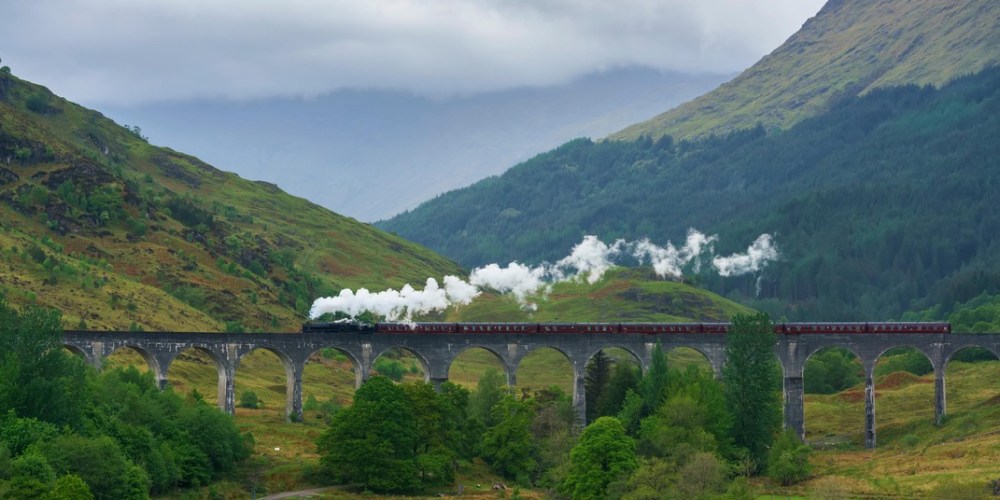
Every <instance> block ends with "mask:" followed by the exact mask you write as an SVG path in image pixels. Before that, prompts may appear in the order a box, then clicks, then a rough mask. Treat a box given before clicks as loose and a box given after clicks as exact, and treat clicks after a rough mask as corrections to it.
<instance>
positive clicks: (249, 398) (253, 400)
mask: <svg viewBox="0 0 1000 500" xmlns="http://www.w3.org/2000/svg"><path fill="white" fill-rule="evenodd" d="M240 408H253V409H257V408H260V401H259V400H258V399H257V393H255V392H253V391H244V392H243V394H240Z"/></svg>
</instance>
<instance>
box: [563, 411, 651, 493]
mask: <svg viewBox="0 0 1000 500" xmlns="http://www.w3.org/2000/svg"><path fill="white" fill-rule="evenodd" d="M637 467H638V462H637V460H636V456H635V443H634V442H633V441H632V438H630V437H628V435H627V434H625V428H624V427H622V424H621V422H619V421H618V420H617V419H615V418H614V417H600V418H598V419H597V420H595V421H594V422H593V423H592V424H590V425H588V426H587V427H586V428H585V429H584V430H583V434H581V435H580V440H579V441H578V442H577V445H576V446H574V447H573V450H572V451H571V452H570V470H569V475H568V476H567V477H566V481H565V482H564V483H563V484H562V488H561V489H562V491H564V492H565V493H567V494H568V495H570V496H571V497H573V498H603V497H605V496H606V494H607V488H608V485H609V484H610V483H611V482H612V481H616V480H619V479H621V478H624V477H628V475H630V474H631V473H632V471H634V470H635V469H636V468H637Z"/></svg>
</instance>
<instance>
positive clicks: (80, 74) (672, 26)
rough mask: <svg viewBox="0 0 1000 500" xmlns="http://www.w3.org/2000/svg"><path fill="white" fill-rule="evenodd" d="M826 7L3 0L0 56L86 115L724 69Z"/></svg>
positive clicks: (754, 1) (751, 58)
mask: <svg viewBox="0 0 1000 500" xmlns="http://www.w3.org/2000/svg"><path fill="white" fill-rule="evenodd" d="M823 3H824V0H658V1H657V0H281V1H277V0H275V1H271V0H267V1H263V0H261V1H254V0H2V2H0V58H2V59H3V63H2V64H6V65H9V66H11V68H12V70H13V72H14V74H16V75H18V76H21V77H23V78H26V79H28V80H31V81H34V82H36V83H41V84H43V85H46V86H48V87H49V88H51V89H52V90H53V91H55V92H56V93H57V94H60V95H63V96H64V97H67V98H69V99H71V100H74V101H78V102H82V103H84V104H87V105H90V106H100V105H102V104H107V105H119V106H120V105H130V104H144V103H150V102H160V101H176V100H186V99H191V98H207V99H213V98H224V99H256V98H264V97H278V96H281V97H287V96H305V97H309V96H315V95H318V94H322V93H325V92H330V91H333V90H336V89H340V88H347V87H350V88H382V89H397V90H407V91H413V92H416V93H420V94H424V95H431V96H448V95H453V94H474V93H478V92H484V91H490V90H497V89H504V88H510V87H516V86H539V85H549V84H557V83H563V82H566V81H569V80H572V79H574V78H576V77H579V76H582V75H585V74H588V73H594V72H597V71H601V70H603V69H607V68H614V67H618V66H633V65H642V66H649V67H653V68H658V69H661V70H679V71H685V72H712V73H728V72H733V71H739V70H742V69H744V68H746V67H748V66H749V65H751V64H753V63H754V62H755V61H756V60H757V59H759V58H760V57H761V56H763V55H765V54H767V53H768V52H770V51H771V50H773V49H774V48H776V47H777V46H778V45H780V44H781V42H783V41H784V40H785V39H786V38H787V37H788V36H790V35H791V34H792V33H794V32H795V31H796V30H797V29H798V28H799V27H800V26H801V25H802V23H803V22H805V20H806V19H808V18H809V17H811V16H812V15H814V14H815V13H816V12H817V11H818V10H819V9H820V7H821V6H822V5H823Z"/></svg>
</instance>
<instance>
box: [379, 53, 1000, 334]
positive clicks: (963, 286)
mask: <svg viewBox="0 0 1000 500" xmlns="http://www.w3.org/2000/svg"><path fill="white" fill-rule="evenodd" d="M998 133H1000V68H991V69H987V70H985V71H983V72H981V73H979V74H976V75H971V76H966V77H963V78H959V79H956V80H955V81H953V82H951V83H949V84H947V85H945V86H943V87H942V88H940V89H937V88H934V87H929V86H924V87H918V86H901V87H892V88H884V89H879V90H875V91H872V92H870V93H868V94H866V95H864V96H862V97H849V98H844V99H841V100H839V101H837V102H836V103H834V104H833V105H832V106H831V107H830V109H829V110H828V111H827V112H826V113H824V114H822V115H820V116H817V117H815V118H812V119H809V120H806V121H804V122H802V123H800V124H799V125H797V126H795V127H793V128H791V129H789V130H779V129H773V130H765V129H764V128H763V127H761V126H758V127H754V128H751V129H746V130H741V131H737V132H733V133H729V134H726V135H722V136H710V137H708V138H705V139H701V140H697V141H674V140H673V139H672V138H671V137H669V136H664V137H662V138H658V139H656V140H652V139H650V138H647V137H643V138H640V139H638V140H636V141H632V142H625V141H610V140H605V141H599V142H595V141H591V140H589V139H577V140H574V141H571V142H569V143H567V144H564V145H563V146H560V147H559V148H556V149H554V150H552V151H550V152H547V153H543V154H540V155H538V156H536V157H534V158H532V159H531V160H528V161H526V162H524V163H522V164H520V165H517V166H515V167H513V168H511V169H510V170H509V171H507V172H506V173H504V174H503V175H501V176H498V177H492V178H489V179H486V180H483V181H481V182H478V183H476V184H474V185H472V186H470V187H468V188H464V189H460V190H456V191H452V192H449V193H445V194H443V195H440V196H438V197H437V198H435V199H433V200H431V201H428V202H426V203H424V204H423V205H421V206H420V207H418V208H416V209H414V210H412V211H410V212H407V213H403V214H401V215H399V216H397V217H396V218H393V219H391V220H388V221H383V222H380V223H379V224H378V226H379V227H381V228H383V229H386V230H389V231H393V232H395V233H398V234H400V235H402V236H404V237H406V238H409V239H412V240H413V241H417V242H419V243H422V244H425V245H427V246H429V247H431V248H432V249H434V250H436V251H438V252H440V253H443V254H444V255H447V256H449V257H451V258H454V259H456V260H457V261H459V262H460V263H461V264H463V265H466V266H472V265H482V264H485V263H489V262H500V263H506V262H508V261H511V260H517V261H519V262H528V263H537V262H540V261H546V260H547V261H554V260H557V259H558V258H560V257H562V256H563V255H565V254H566V252H567V251H568V249H570V248H571V247H572V246H573V245H574V244H576V243H577V242H579V241H580V239H581V237H582V236H583V235H585V234H594V235H597V236H598V237H599V238H601V239H602V240H604V241H613V240H614V239H616V238H626V239H629V240H635V239H639V238H642V237H649V238H650V239H652V240H653V241H654V242H657V243H660V244H662V243H665V242H666V241H667V240H673V241H675V242H679V241H681V240H683V238H684V235H685V233H686V231H687V230H688V228H692V227H693V228H696V229H699V230H701V231H703V232H707V233H709V234H718V235H719V242H718V244H717V245H716V251H717V253H719V254H728V253H732V252H737V251H743V250H744V248H742V247H740V245H746V242H748V241H752V240H753V239H754V238H755V237H756V236H757V235H759V234H761V233H765V232H766V233H770V234H772V235H773V236H774V239H775V242H776V243H777V245H778V246H779V248H780V251H781V254H782V258H781V260H780V261H779V262H776V263H774V264H772V265H770V266H769V267H768V268H766V269H764V270H763V271H762V273H760V274H759V275H746V276H743V277H737V278H721V277H719V276H716V275H713V274H711V273H710V272H708V270H707V269H705V268H703V269H702V271H701V273H695V272H694V270H693V269H689V270H687V271H688V273H687V276H686V279H689V280H693V281H695V282H697V283H699V284H702V285H703V286H706V287H708V288H710V289H712V290H714V291H716V292H720V293H722V294H723V295H726V296H729V297H730V298H734V299H736V300H738V301H740V302H742V303H745V304H747V305H750V306H751V307H754V308H757V309H759V310H766V311H768V312H770V313H771V314H772V315H773V316H774V317H787V318H789V319H792V320H798V319H809V320H820V319H822V320H852V319H855V320H856V319H859V318H866V319H878V320H888V319H896V318H900V317H901V316H902V315H903V314H904V313H905V312H907V311H916V310H925V309H929V308H932V307H936V306H937V307H940V309H939V310H938V313H940V314H942V315H947V314H949V313H950V312H952V311H953V310H954V309H955V305H956V304H960V303H963V302H966V301H969V300H971V299H973V298H975V297H976V296H978V295H979V294H981V293H984V292H985V293H987V294H996V293H998V292H1000V290H997V283H1000V280H998V279H997V278H998V277H1000V276H998V274H997V273H998V271H997V269H1000V266H998V265H997V264H998V262H997V260H998V258H1000V251H998V244H1000V242H998V240H997V235H1000V212H997V211H996V210H995V209H994V207H993V193H995V192H996V189H997V187H998V186H1000V168H998V167H1000V165H998V161H1000V137H998V136H997V134H998Z"/></svg>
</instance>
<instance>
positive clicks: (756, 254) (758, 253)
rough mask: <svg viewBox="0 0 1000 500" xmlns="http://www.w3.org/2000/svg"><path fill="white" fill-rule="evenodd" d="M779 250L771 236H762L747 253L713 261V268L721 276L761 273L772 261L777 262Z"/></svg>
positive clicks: (717, 258)
mask: <svg viewBox="0 0 1000 500" xmlns="http://www.w3.org/2000/svg"><path fill="white" fill-rule="evenodd" d="M777 258H778V248H777V247H775V246H774V242H773V241H771V235H769V234H762V235H760V236H758V237H757V240H755V241H754V242H753V243H752V244H751V245H750V248H747V253H737V254H733V255H730V256H728V257H716V258H714V259H712V266H714V267H715V269H716V270H718V271H719V275H720V276H739V275H741V274H746V273H754V272H757V271H760V270H761V269H763V268H764V266H765V265H767V263H768V262H770V261H772V260H777Z"/></svg>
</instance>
